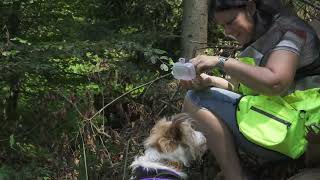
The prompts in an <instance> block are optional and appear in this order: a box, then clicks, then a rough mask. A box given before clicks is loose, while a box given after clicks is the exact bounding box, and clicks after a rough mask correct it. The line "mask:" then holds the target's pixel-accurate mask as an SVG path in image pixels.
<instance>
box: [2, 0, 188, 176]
mask: <svg viewBox="0 0 320 180" xmlns="http://www.w3.org/2000/svg"><path fill="white" fill-rule="evenodd" d="M181 4H182V1H181V0H174V1H169V0H165V1H156V0H151V1H142V0H130V1H124V0H120V1H119V0H111V1H105V0H96V1H90V0H83V1H78V0H70V1H65V0H56V1H43V0H3V1H1V2H0V122H2V126H1V127H0V137H1V138H0V147H1V149H0V162H1V166H0V179H59V178H60V179H65V178H70V179H75V178H79V177H80V176H82V175H83V167H84V163H83V162H84V160H83V155H84V154H83V147H85V148H86V155H87V165H86V166H87V168H88V169H87V170H88V172H89V176H90V177H96V176H95V175H97V174H106V172H105V171H106V168H104V167H105V166H107V167H108V165H109V164H108V163H106V162H104V161H105V160H103V159H102V158H101V154H99V153H102V154H103V155H104V157H105V155H106V154H108V153H107V152H106V150H107V149H110V151H111V152H112V153H116V152H120V151H121V147H120V146H119V145H115V144H113V142H109V141H107V142H106V140H105V134H103V132H105V130H106V129H107V128H108V127H109V126H110V124H111V123H113V122H118V121H119V119H123V117H120V116H119V114H118V113H117V108H118V105H117V106H115V105H114V104H112V105H111V106H110V107H108V108H106V109H105V111H103V112H102V114H100V115H98V116H96V117H95V118H93V119H92V120H90V121H89V120H88V119H90V118H91V117H92V116H93V115H94V114H95V112H97V111H98V110H99V109H100V108H102V107H103V106H104V105H106V104H108V103H109V102H111V101H113V100H114V99H115V98H117V97H119V96H120V95H122V94H123V93H125V92H128V91H132V90H133V89H134V88H135V87H137V86H139V85H141V84H143V83H146V82H149V81H151V80H153V79H156V78H157V77H159V76H161V75H163V74H166V73H168V71H170V67H171V65H172V63H173V59H175V58H177V55H178V53H179V51H178V49H179V46H178V44H179V42H180V41H179V38H176V37H177V36H176V35H177V34H179V33H180V31H181V30H180V24H181V16H182V13H181V12H182V9H181ZM168 42H170V43H168ZM148 91H150V86H149V87H148V86H146V87H141V88H139V89H136V90H134V91H132V92H131V93H130V94H129V95H128V96H126V97H123V98H122V99H120V100H118V101H117V103H118V104H120V105H121V107H122V108H124V110H125V111H129V108H131V107H130V106H129V104H130V103H132V102H135V103H142V102H143V101H144V100H145V99H142V98H141V97H143V96H144V95H145V94H146V93H148V94H152V93H150V92H148ZM119 107H120V106H119ZM129 113H132V112H129ZM121 124H122V125H123V124H125V123H124V122H121ZM80 135H82V137H83V141H82V140H81V138H80V137H81V136H80ZM98 137H102V138H101V139H100V138H98ZM107 140H108V139H107ZM82 142H84V146H82ZM106 148H107V149H106ZM105 158H106V157H105ZM77 162H79V163H77ZM107 162H108V161H107ZM66 169H71V170H70V171H68V170H66ZM94 171H99V172H100V173H92V172H94ZM107 172H108V171H107ZM79 173H80V174H81V175H79ZM109 173H111V171H109ZM69 176H70V177H69ZM93 179H100V178H99V177H96V178H93Z"/></svg>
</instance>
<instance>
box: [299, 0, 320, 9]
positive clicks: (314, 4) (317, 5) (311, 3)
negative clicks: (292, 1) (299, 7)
mask: <svg viewBox="0 0 320 180" xmlns="http://www.w3.org/2000/svg"><path fill="white" fill-rule="evenodd" d="M299 1H300V2H303V3H305V4H307V5H309V6H311V7H313V8H315V9H317V10H319V11H320V6H319V4H316V1H310V0H299Z"/></svg>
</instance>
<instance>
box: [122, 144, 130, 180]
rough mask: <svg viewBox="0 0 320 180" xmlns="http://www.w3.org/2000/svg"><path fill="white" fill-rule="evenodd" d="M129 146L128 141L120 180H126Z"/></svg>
mask: <svg viewBox="0 0 320 180" xmlns="http://www.w3.org/2000/svg"><path fill="white" fill-rule="evenodd" d="M129 145H130V139H129V140H128V142H127V147H126V157H125V159H124V166H123V175H122V180H125V179H126V172H127V162H128V151H129Z"/></svg>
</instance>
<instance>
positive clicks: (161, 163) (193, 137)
mask: <svg viewBox="0 0 320 180" xmlns="http://www.w3.org/2000/svg"><path fill="white" fill-rule="evenodd" d="M191 120H192V119H191V117H190V116H189V115H188V114H185V113H180V114H177V115H175V116H172V117H170V118H163V119H161V120H160V121H158V122H157V123H156V124H155V126H154V127H153V128H152V130H151V133H150V136H149V137H148V138H147V139H146V141H145V142H144V147H145V153H144V155H143V156H140V157H136V159H135V160H134V162H133V163H132V164H131V166H130V167H131V168H132V171H133V175H132V177H131V180H142V179H143V180H151V179H153V180H155V179H157V180H159V179H162V180H172V179H185V178H186V177H187V175H186V174H185V173H184V172H183V167H188V166H189V165H190V162H191V161H192V160H196V159H198V158H200V157H201V156H202V155H203V153H204V152H205V151H206V149H207V147H206V139H205V137H204V136H203V135H202V133H200V132H198V131H195V130H194V129H193V128H192V127H191Z"/></svg>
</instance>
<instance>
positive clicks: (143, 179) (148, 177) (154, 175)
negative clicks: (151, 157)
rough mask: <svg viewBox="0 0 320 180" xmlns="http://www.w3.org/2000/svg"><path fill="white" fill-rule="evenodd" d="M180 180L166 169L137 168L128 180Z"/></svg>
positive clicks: (179, 177)
mask: <svg viewBox="0 0 320 180" xmlns="http://www.w3.org/2000/svg"><path fill="white" fill-rule="evenodd" d="M180 179H182V178H181V176H180V175H179V174H177V173H176V172H173V171H170V170H168V169H148V168H145V167H141V166H139V167H137V168H135V170H134V173H133V176H132V178H131V179H130V180H180Z"/></svg>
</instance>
